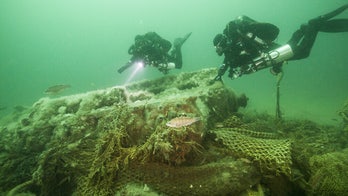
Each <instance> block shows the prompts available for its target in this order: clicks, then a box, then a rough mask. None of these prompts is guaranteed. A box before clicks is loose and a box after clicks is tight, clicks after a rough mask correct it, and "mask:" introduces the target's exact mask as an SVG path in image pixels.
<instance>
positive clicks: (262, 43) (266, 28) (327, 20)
mask: <svg viewBox="0 0 348 196" xmlns="http://www.w3.org/2000/svg"><path fill="white" fill-rule="evenodd" d="M347 8H348V4H346V5H344V6H341V7H340V8H338V9H336V10H334V11H332V12H330V13H327V14H325V15H321V16H319V17H317V18H314V19H311V20H309V21H308V23H307V24H303V25H301V27H300V28H299V29H298V30H297V31H295V32H294V33H293V35H292V37H291V39H290V40H289V41H288V42H287V44H285V45H283V46H280V45H279V44H277V43H275V42H274V40H275V39H276V38H277V36H278V34H279V29H278V27H276V26H275V25H273V24H270V23H260V22H256V21H255V20H253V19H251V18H249V17H247V16H240V17H238V18H237V19H236V20H233V21H231V22H229V23H228V24H227V26H226V28H225V29H224V31H223V33H222V34H217V35H216V36H215V38H214V40H213V44H214V46H215V49H216V53H217V54H218V55H219V56H222V54H224V56H225V58H224V61H223V64H222V65H221V67H220V68H219V70H218V75H217V76H216V77H215V78H214V80H215V81H221V80H222V79H221V77H222V76H223V75H224V74H225V72H226V71H227V69H229V75H228V76H229V77H230V78H231V79H235V78H238V77H240V76H242V75H244V74H250V73H254V72H257V71H259V70H261V69H265V68H268V67H270V68H271V69H270V71H271V73H272V74H274V75H278V74H279V73H282V64H283V63H284V61H291V60H299V59H304V58H307V57H308V56H309V54H310V51H311V49H312V46H313V44H314V42H315V39H316V36H317V34H318V32H329V33H336V32H348V19H332V18H333V17H335V16H337V15H338V14H340V13H342V12H343V11H344V10H346V9H347Z"/></svg>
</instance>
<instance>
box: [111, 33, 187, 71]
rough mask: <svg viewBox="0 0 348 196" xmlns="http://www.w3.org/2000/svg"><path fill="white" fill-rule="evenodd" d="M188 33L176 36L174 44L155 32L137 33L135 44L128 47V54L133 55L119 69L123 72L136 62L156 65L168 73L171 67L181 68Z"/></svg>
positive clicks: (144, 64)
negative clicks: (179, 36) (182, 52)
mask: <svg viewBox="0 0 348 196" xmlns="http://www.w3.org/2000/svg"><path fill="white" fill-rule="evenodd" d="M190 35H191V33H188V34H187V35H185V36H184V37H183V38H176V39H175V40H174V42H173V47H172V44H171V43H170V42H169V41H168V40H166V39H163V38H162V37H161V36H159V35H158V34H157V33H155V32H148V33H146V34H145V35H137V36H136V37H135V39H134V41H135V42H134V44H133V45H131V46H130V48H129V49H128V54H130V55H132V57H131V58H130V60H129V61H128V62H127V63H126V64H125V65H124V66H122V67H121V68H119V69H118V70H117V71H118V72H119V73H122V72H123V71H124V70H126V69H127V68H129V67H131V66H132V65H134V64H135V63H139V62H140V63H141V64H142V65H143V66H146V65H150V66H153V67H156V68H157V69H158V70H159V71H160V72H162V73H164V74H167V73H168V71H169V70H170V69H174V68H176V69H181V67H182V64H183V63H182V54H181V46H182V45H183V44H184V42H185V41H186V40H187V39H188V38H189V37H190Z"/></svg>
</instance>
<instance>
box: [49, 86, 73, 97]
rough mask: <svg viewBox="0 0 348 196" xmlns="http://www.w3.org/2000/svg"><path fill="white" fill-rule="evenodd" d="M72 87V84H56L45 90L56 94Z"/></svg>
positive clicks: (50, 93)
mask: <svg viewBox="0 0 348 196" xmlns="http://www.w3.org/2000/svg"><path fill="white" fill-rule="evenodd" d="M70 87H71V86H70V85H68V84H59V85H54V86H51V87H48V89H46V90H45V94H48V95H55V94H58V93H61V92H63V91H64V90H65V89H67V88H70Z"/></svg>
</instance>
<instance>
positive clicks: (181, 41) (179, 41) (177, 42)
mask: <svg viewBox="0 0 348 196" xmlns="http://www.w3.org/2000/svg"><path fill="white" fill-rule="evenodd" d="M191 34H192V32H190V33H188V34H186V35H185V36H184V37H181V38H176V39H175V40H174V47H175V48H180V47H181V46H182V45H183V44H184V43H185V41H186V40H187V39H188V38H189V37H190V36H191Z"/></svg>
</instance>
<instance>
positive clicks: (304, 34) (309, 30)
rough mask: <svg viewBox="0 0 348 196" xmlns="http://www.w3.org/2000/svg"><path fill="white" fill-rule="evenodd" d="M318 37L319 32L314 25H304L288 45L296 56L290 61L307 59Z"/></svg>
mask: <svg viewBox="0 0 348 196" xmlns="http://www.w3.org/2000/svg"><path fill="white" fill-rule="evenodd" d="M317 35H318V30H317V29H316V28H315V27H314V26H312V25H302V26H301V28H300V29H298V30H297V31H295V33H294V34H293V35H292V37H291V39H290V40H289V42H288V44H289V45H290V47H291V48H292V51H293V53H294V56H293V57H291V59H289V60H299V59H304V58H307V57H308V56H309V54H310V52H311V49H312V47H313V45H314V42H315V39H316V37H317Z"/></svg>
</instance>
